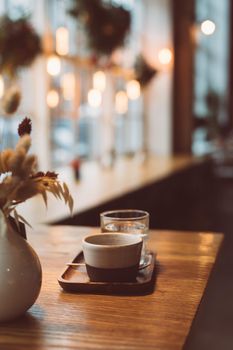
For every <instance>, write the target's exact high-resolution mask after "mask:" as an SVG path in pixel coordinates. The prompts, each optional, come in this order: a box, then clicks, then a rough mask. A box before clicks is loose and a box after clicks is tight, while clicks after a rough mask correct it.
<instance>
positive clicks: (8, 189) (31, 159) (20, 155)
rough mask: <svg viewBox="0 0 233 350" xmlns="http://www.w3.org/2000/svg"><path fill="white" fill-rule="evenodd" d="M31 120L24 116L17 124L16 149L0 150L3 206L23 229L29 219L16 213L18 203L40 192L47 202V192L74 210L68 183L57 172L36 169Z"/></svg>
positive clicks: (8, 216)
mask: <svg viewBox="0 0 233 350" xmlns="http://www.w3.org/2000/svg"><path fill="white" fill-rule="evenodd" d="M30 133H31V120H30V119H29V118H25V119H24V120H23V121H22V122H21V123H20V124H19V127H18V134H19V137H20V138H19V141H18V143H17V145H16V147H15V149H5V150H3V151H2V152H0V209H1V211H2V213H3V215H4V216H5V219H6V220H7V221H12V219H11V220H10V218H12V217H13V219H14V221H15V224H16V226H17V227H18V229H19V230H20V223H24V224H28V222H27V221H26V219H25V218H24V217H22V216H21V215H19V214H18V213H17V210H16V207H17V205H18V204H20V203H22V202H25V201H26V200H27V199H29V198H31V197H34V196H35V195H37V194H41V195H42V198H43V200H44V203H45V205H46V206H47V193H49V192H50V193H52V194H53V195H54V196H55V197H56V198H57V199H61V200H64V202H65V204H67V205H68V206H69V209H70V212H72V210H73V198H72V196H71V195H70V192H69V189H68V187H67V185H66V184H65V183H63V182H60V181H59V179H58V174H56V173H55V172H51V171H47V172H46V173H44V172H41V171H38V170H37V157H36V156H35V155H31V154H28V151H29V149H30V146H31V136H30Z"/></svg>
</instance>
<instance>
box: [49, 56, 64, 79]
mask: <svg viewBox="0 0 233 350" xmlns="http://www.w3.org/2000/svg"><path fill="white" fill-rule="evenodd" d="M60 71H61V61H60V59H59V58H58V57H57V56H55V55H52V56H50V57H49V58H48V61H47V72H48V73H49V74H50V75H52V76H55V75H58V74H59V73H60Z"/></svg>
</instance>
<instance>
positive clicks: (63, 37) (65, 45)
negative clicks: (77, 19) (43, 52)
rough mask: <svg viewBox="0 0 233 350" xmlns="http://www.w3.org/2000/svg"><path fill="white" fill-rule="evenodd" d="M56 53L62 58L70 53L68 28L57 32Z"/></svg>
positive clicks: (62, 28) (59, 29)
mask: <svg viewBox="0 0 233 350" xmlns="http://www.w3.org/2000/svg"><path fill="white" fill-rule="evenodd" d="M56 52H57V53H58V54H59V55H61V56H65V55H67V54H68V53H69V31H68V29H67V28H66V27H59V28H57V30H56Z"/></svg>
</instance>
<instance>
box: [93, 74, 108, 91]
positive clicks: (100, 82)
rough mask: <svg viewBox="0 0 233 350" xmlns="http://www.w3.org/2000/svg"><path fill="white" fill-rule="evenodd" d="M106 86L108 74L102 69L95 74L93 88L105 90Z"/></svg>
mask: <svg viewBox="0 0 233 350" xmlns="http://www.w3.org/2000/svg"><path fill="white" fill-rule="evenodd" d="M105 87H106V75H105V73H104V72H102V71H98V72H95V73H94V74H93V88H94V89H96V90H99V91H101V92H102V91H104V89H105Z"/></svg>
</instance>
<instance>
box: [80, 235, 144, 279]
mask: <svg viewBox="0 0 233 350" xmlns="http://www.w3.org/2000/svg"><path fill="white" fill-rule="evenodd" d="M82 247H83V254H84V259H85V263H86V269H87V274H88V276H89V278H90V280H91V281H93V282H100V281H102V282H113V281H115V282H127V281H134V280H135V279H136V276H137V274H138V268H139V262H140V257H141V250H142V238H141V237H139V236H136V235H133V234H127V233H125V234H122V233H104V234H96V235H91V236H87V237H85V238H84V239H83V243H82Z"/></svg>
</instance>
